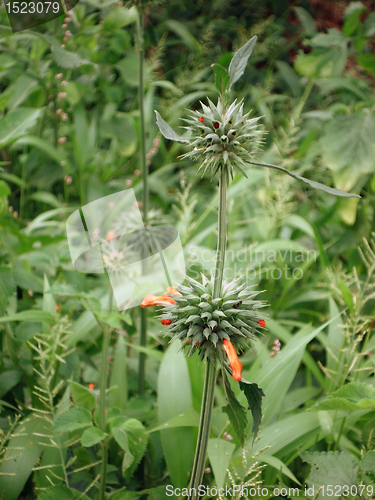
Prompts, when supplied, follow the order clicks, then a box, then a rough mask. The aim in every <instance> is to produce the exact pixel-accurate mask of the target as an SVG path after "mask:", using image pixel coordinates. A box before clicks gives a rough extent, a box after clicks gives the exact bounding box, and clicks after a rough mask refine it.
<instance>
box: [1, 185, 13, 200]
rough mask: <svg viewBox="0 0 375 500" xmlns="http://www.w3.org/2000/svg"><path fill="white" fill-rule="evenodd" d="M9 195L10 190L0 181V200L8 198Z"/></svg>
mask: <svg viewBox="0 0 375 500" xmlns="http://www.w3.org/2000/svg"><path fill="white" fill-rule="evenodd" d="M10 193H11V190H10V188H9V186H8V184H7V183H6V182H4V181H0V197H1V198H6V197H7V196H9V195H10Z"/></svg>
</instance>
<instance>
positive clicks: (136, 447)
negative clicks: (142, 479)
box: [121, 418, 148, 480]
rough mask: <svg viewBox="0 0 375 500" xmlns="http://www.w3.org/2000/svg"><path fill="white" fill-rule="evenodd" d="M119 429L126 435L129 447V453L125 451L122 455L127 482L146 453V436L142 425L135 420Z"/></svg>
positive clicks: (128, 421) (129, 421)
mask: <svg viewBox="0 0 375 500" xmlns="http://www.w3.org/2000/svg"><path fill="white" fill-rule="evenodd" d="M121 428H122V429H123V430H124V431H125V433H126V436H127V439H128V445H129V452H127V451H125V455H124V462H125V464H126V467H124V462H123V473H124V477H125V479H127V480H129V479H130V477H131V476H132V474H133V472H134V470H135V468H136V467H137V465H138V464H139V462H140V461H141V459H142V457H143V455H144V454H145V452H146V448H147V442H148V436H147V434H146V429H145V427H144V426H143V424H142V423H141V422H140V421H139V420H136V419H135V418H131V419H129V420H127V421H126V422H125V423H124V424H123V425H122V426H121ZM130 455H131V457H130ZM130 461H131V463H130Z"/></svg>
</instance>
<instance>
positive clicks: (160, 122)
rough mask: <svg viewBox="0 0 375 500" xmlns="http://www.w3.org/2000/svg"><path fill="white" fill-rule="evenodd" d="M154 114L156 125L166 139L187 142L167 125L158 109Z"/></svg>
mask: <svg viewBox="0 0 375 500" xmlns="http://www.w3.org/2000/svg"><path fill="white" fill-rule="evenodd" d="M155 114H156V123H157V126H158V127H159V130H160V132H161V133H162V134H163V135H164V137H165V138H166V139H169V140H170V141H179V142H187V141H186V140H185V139H183V138H182V137H181V136H180V135H179V134H177V132H175V131H174V130H173V128H172V127H170V126H169V125H168V123H167V122H166V121H165V120H164V119H163V118H162V117H161V115H160V113H159V112H158V111H156V110H155Z"/></svg>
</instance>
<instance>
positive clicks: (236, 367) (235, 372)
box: [223, 339, 242, 382]
mask: <svg viewBox="0 0 375 500" xmlns="http://www.w3.org/2000/svg"><path fill="white" fill-rule="evenodd" d="M223 342H224V349H225V352H226V354H227V356H228V359H229V363H230V366H231V368H232V376H233V378H234V380H237V382H239V381H240V380H241V378H242V375H241V370H242V365H241V363H240V360H239V359H238V356H237V353H236V349H235V348H234V346H233V344H232V342H230V341H229V340H227V339H224V341H223Z"/></svg>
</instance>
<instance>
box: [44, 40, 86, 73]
mask: <svg viewBox="0 0 375 500" xmlns="http://www.w3.org/2000/svg"><path fill="white" fill-rule="evenodd" d="M52 55H53V58H54V59H55V61H56V64H58V65H59V66H61V67H62V68H69V69H73V68H79V67H80V66H83V65H84V64H91V65H93V63H92V62H91V61H88V60H87V59H82V57H81V56H80V55H79V54H77V53H76V52H69V51H68V50H65V49H63V48H61V46H60V45H53V46H52Z"/></svg>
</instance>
